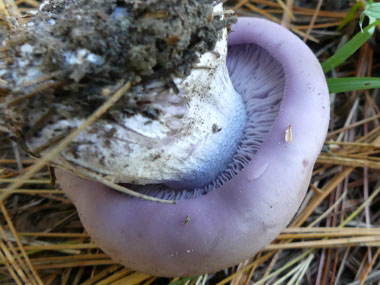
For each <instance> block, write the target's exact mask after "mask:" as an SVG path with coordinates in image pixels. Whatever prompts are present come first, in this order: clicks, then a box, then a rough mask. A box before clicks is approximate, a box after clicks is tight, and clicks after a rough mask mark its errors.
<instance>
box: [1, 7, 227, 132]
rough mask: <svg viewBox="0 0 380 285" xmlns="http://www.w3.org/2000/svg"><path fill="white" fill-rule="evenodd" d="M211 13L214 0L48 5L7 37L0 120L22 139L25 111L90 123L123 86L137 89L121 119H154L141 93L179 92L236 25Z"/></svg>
mask: <svg viewBox="0 0 380 285" xmlns="http://www.w3.org/2000/svg"><path fill="white" fill-rule="evenodd" d="M214 5H215V1H213V0H186V1H183V0H170V1H163V0H146V1H139V0H124V1H122V0H50V1H46V2H44V3H43V4H42V5H41V7H40V9H39V11H38V12H37V13H36V14H35V15H33V16H31V18H30V19H29V20H28V22H27V23H25V24H24V25H21V26H20V27H18V28H14V29H12V30H10V31H9V34H8V39H7V40H6V42H7V51H6V58H7V61H6V68H5V69H3V70H1V73H0V77H1V79H2V80H3V81H5V82H6V83H7V85H6V86H5V87H3V88H2V89H4V90H5V91H4V90H2V92H3V93H6V94H7V96H6V97H5V100H3V101H4V102H6V103H7V104H0V114H5V113H7V114H8V116H7V117H5V118H4V117H3V118H1V117H0V121H3V122H4V121H8V125H17V129H20V130H22V131H21V132H22V133H25V132H26V131H28V129H30V128H32V126H30V124H28V121H29V118H28V114H27V111H28V110H33V109H34V110H35V109H36V108H37V109H38V106H44V105H45V106H46V104H49V106H55V107H56V108H58V109H59V108H60V109H61V110H58V109H57V110H58V111H59V112H61V111H62V109H65V110H64V111H66V113H65V112H61V113H62V114H63V115H62V116H66V117H70V116H87V115H88V114H90V113H91V112H93V111H94V110H95V109H96V108H97V107H98V106H100V105H101V104H102V103H103V102H104V101H105V100H106V99H107V96H106V95H108V94H110V92H112V91H114V90H115V89H116V88H117V87H118V86H120V82H121V81H124V82H125V81H131V82H134V83H136V82H139V86H135V87H134V88H133V89H132V90H131V91H130V92H129V94H128V96H124V97H125V98H123V99H122V101H121V103H122V106H123V107H122V108H123V110H124V111H123V112H126V113H128V112H129V113H130V114H133V113H136V112H140V113H142V114H144V115H147V116H154V114H155V112H156V110H154V109H152V108H151V106H150V104H149V103H150V102H152V101H154V98H152V97H151V95H150V97H148V98H147V97H144V95H141V94H143V93H144V92H143V91H144V88H145V87H146V86H150V87H151V84H152V82H160V84H159V86H160V87H161V88H168V87H174V85H173V83H172V82H173V79H174V78H175V77H185V76H187V75H188V74H189V73H190V71H191V69H192V67H193V66H194V64H195V63H196V62H197V60H198V58H199V55H200V54H202V53H204V52H206V51H210V50H212V49H213V48H214V46H215V43H216V41H217V40H218V36H219V34H220V33H219V31H220V30H221V29H222V28H224V27H226V26H227V25H229V24H230V23H231V22H232V21H234V19H233V18H226V19H221V18H220V17H213V16H212V9H213V6H214ZM156 85H157V84H156ZM0 87H1V86H0ZM24 98H28V100H24ZM4 106H5V107H4ZM64 106H70V108H65V107H64ZM73 106H75V107H73ZM2 108H6V109H7V110H6V111H5V110H1V109H2ZM115 108H116V107H115ZM20 110H23V112H21V111H20ZM46 110H50V108H46ZM68 110H70V112H69V113H71V114H68ZM50 111H51V110H50ZM9 114H10V115H9ZM65 114H66V115H65ZM0 116H4V115H0ZM16 117H17V119H15V118H16ZM29 117H30V116H29ZM34 123H35V122H34Z"/></svg>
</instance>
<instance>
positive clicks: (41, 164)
mask: <svg viewBox="0 0 380 285" xmlns="http://www.w3.org/2000/svg"><path fill="white" fill-rule="evenodd" d="M130 87H131V82H128V83H126V84H125V85H124V86H123V87H121V88H120V89H119V90H118V91H117V92H115V94H113V95H112V96H111V97H110V98H109V99H108V100H107V101H106V102H105V103H104V104H103V105H102V106H100V107H99V108H98V109H97V110H96V111H95V112H94V113H93V114H92V115H91V116H89V117H88V118H87V120H86V121H85V122H84V123H83V124H82V125H80V126H79V127H78V128H77V129H76V130H74V131H73V132H72V133H71V134H70V135H68V136H67V137H66V138H64V139H63V140H62V141H61V142H60V143H59V144H58V145H57V146H56V147H55V148H54V149H53V150H51V151H50V152H48V153H47V154H45V155H44V156H43V157H42V158H41V159H40V160H39V161H37V162H36V163H35V164H34V165H33V166H32V167H31V168H30V170H29V171H28V172H26V173H25V174H24V175H22V176H21V177H20V178H19V180H17V181H16V182H15V183H13V184H11V185H10V186H8V187H7V188H6V189H5V192H4V193H2V194H1V195H0V202H1V201H4V199H6V198H7V197H9V195H11V194H12V191H13V190H15V189H17V188H18V187H20V186H21V185H22V184H24V182H23V180H27V179H29V178H31V177H32V176H33V175H34V174H35V173H37V171H39V170H40V169H41V168H43V167H44V166H45V165H46V163H48V162H49V161H52V160H53V159H54V157H56V156H57V155H58V154H59V153H60V152H61V151H62V150H63V149H64V148H65V147H66V146H67V145H69V144H70V143H71V142H72V140H73V139H74V138H75V137H77V136H78V135H79V134H80V133H81V132H82V131H83V130H84V129H86V128H87V127H88V126H90V125H91V124H92V123H94V122H95V121H96V120H97V119H98V118H99V117H100V116H102V115H103V114H104V113H105V112H106V111H107V110H108V109H109V108H111V107H112V106H113V105H114V104H115V103H116V102H117V101H118V100H119V99H120V98H121V97H122V96H123V95H124V94H125V92H127V91H128V90H129V88H130Z"/></svg>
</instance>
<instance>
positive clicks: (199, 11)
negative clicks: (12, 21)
mask: <svg viewBox="0 0 380 285" xmlns="http://www.w3.org/2000/svg"><path fill="white" fill-rule="evenodd" d="M153 2H154V3H153ZM153 2H152V3H150V2H149V3H150V4H146V3H135V4H133V3H132V4H131V3H125V4H120V3H119V2H118V1H108V2H107V1H104V0H99V1H96V2H94V3H93V5H89V4H88V3H87V1H78V2H75V1H74V2H72V3H71V1H68V2H61V1H45V2H44V3H43V4H42V5H41V7H40V9H39V12H38V13H37V14H36V16H35V18H32V19H31V21H30V22H29V23H28V25H26V26H25V27H23V28H22V29H21V32H20V34H22V36H20V37H21V38H20V39H16V40H15V41H16V42H18V45H19V46H16V47H14V48H13V49H10V51H9V54H10V56H11V57H12V59H13V60H12V61H10V62H12V63H11V64H10V65H9V66H8V67H7V69H6V70H5V71H4V72H3V74H2V77H3V78H4V80H5V81H7V82H8V84H9V86H10V90H12V91H10V93H11V95H10V96H7V100H6V102H5V103H4V104H0V109H2V108H4V109H5V110H6V111H4V113H7V115H6V116H5V118H0V122H1V121H14V123H13V124H12V123H11V124H9V125H10V126H11V127H10V129H11V132H12V131H13V132H14V133H17V132H19V133H22V140H23V142H24V145H25V146H26V148H27V150H28V151H29V152H31V153H34V154H35V155H36V156H39V155H41V154H42V155H43V154H45V153H46V152H48V151H50V150H51V148H52V147H54V144H55V142H57V141H58V140H59V138H61V137H62V136H65V135H66V133H68V132H70V130H71V129H72V128H77V127H79V126H80V125H81V124H82V123H83V122H84V121H85V120H86V117H88V115H86V113H88V114H90V113H91V109H92V108H93V106H96V104H99V103H101V102H102V100H104V98H106V97H107V96H108V95H107V94H110V93H111V92H112V88H115V86H116V87H117V84H115V82H114V81H115V80H114V79H113V77H114V76H113V74H114V73H116V74H117V73H119V74H122V75H123V72H127V74H126V75H125V76H124V77H123V76H121V77H120V79H126V80H130V81H138V80H141V82H140V83H139V84H137V85H136V86H134V88H131V90H130V91H129V92H128V93H126V94H125V96H124V98H122V100H120V101H119V103H118V104H119V106H115V108H113V109H112V110H110V111H109V112H108V114H107V116H105V117H103V118H101V119H100V120H98V121H97V122H95V123H94V124H93V125H92V126H91V127H89V128H88V129H86V130H85V131H84V132H83V133H82V134H81V135H79V136H77V137H76V138H75V139H74V140H73V142H72V143H71V144H70V145H69V147H67V148H66V149H65V150H63V151H62V152H61V153H60V156H59V157H57V158H56V159H55V160H54V161H53V162H54V163H56V164H58V165H60V166H63V167H65V168H68V169H71V170H72V171H74V172H77V173H79V174H82V175H83V176H87V177H88V175H86V173H88V171H90V172H91V171H92V172H94V173H96V174H97V175H98V176H99V175H100V176H101V177H104V178H105V179H106V180H108V181H111V182H112V183H132V184H137V185H146V184H166V185H167V186H169V187H170V188H174V189H175V188H181V189H183V188H187V189H189V188H196V187H203V186H205V185H206V184H207V183H210V182H212V181H213V180H214V179H215V178H216V177H217V176H218V174H220V173H221V172H222V171H223V170H224V169H226V168H227V166H228V164H229V163H230V162H231V161H232V158H233V156H234V154H235V153H236V150H237V148H238V146H239V143H240V141H241V138H242V135H243V131H244V127H245V123H246V110H245V106H244V102H243V99H242V97H241V96H240V95H239V94H238V93H237V92H236V91H235V89H234V87H233V85H232V83H231V80H230V78H229V74H228V71H227V67H226V56H227V31H226V28H225V26H226V23H227V22H223V21H224V20H223V17H224V14H223V13H224V12H223V7H222V4H221V3H220V4H217V5H216V4H215V3H214V1H211V0H209V1H201V2H198V1H190V0H189V1H186V3H182V2H181V1H175V2H171V1H163V2H162V3H161V2H160V1H153ZM119 5H121V6H119ZM145 6H146V7H145ZM152 7H153V8H152ZM165 7H167V8H168V9H169V11H168V12H166V11H165V10H164V8H165ZM102 9H103V10H102ZM149 9H153V10H149ZM155 9H156V10H155ZM176 9H179V10H178V11H180V9H182V10H186V11H188V10H189V11H190V12H191V13H193V14H194V15H196V16H197V17H199V19H196V17H195V19H194V17H192V16H191V15H181V14H180V12H178V11H177V10H176ZM207 9H209V10H208V11H204V10H207ZM89 10H90V11H89ZM173 11H174V12H173ZM102 13H103V14H102ZM100 14H101V15H103V16H102V17H103V18H104V19H103V20H99V19H98V18H99V17H100V16H99V15H100ZM164 16H165V17H164ZM209 16H210V19H209ZM186 17H188V18H189V19H186ZM161 18H162V20H161ZM78 19H79V20H78ZM81 19H82V20H81ZM69 20H72V21H73V22H74V23H73V24H72V25H71V24H70V23H68V22H69ZM185 20H186V21H190V23H188V22H186V21H185ZM76 21H78V23H76ZM191 21H194V23H193V22H191ZM197 21H198V22H197ZM94 22H95V23H98V24H99V25H105V27H106V28H108V29H109V31H102V30H99V29H96V28H95V29H94V30H91V31H88V32H87V30H86V29H90V28H92V26H91V25H93V23H94ZM192 24H194V25H198V26H199V27H198V28H194V31H193V30H191V29H193V28H189V26H192ZM65 25H67V27H66V26H65ZM153 25H156V26H160V25H161V26H162V27H161V28H160V27H158V28H157V31H156V30H155V28H156V27H154V28H153ZM223 27H224V28H223ZM165 28H167V30H169V31H168V32H167V33H168V35H165V36H163V35H161V34H160V32H163V33H166V30H165ZM113 29H114V30H113ZM139 29H145V30H146V32H147V33H151V34H149V35H147V36H144V37H143V38H141V39H140V38H139V37H141V33H140V32H138V31H139ZM136 31H137V32H136ZM89 34H90V35H91V34H93V36H92V37H89V38H88V39H87V40H89V41H93V42H94V43H93V44H88V43H87V42H86V37H88V35H89ZM103 34H105V36H107V37H108V38H105V39H104V42H103V41H102V40H98V38H101V37H103V36H104V35H103ZM23 37H25V39H24V38H23ZM135 37H137V38H138V39H137V40H136V41H134V38H135ZM83 38H85V39H83ZM211 38H213V39H212V41H214V42H212V41H211ZM115 39H116V40H115ZM129 39H131V40H130V41H129ZM123 40H124V41H125V42H123ZM142 41H147V43H145V42H144V44H141V42H142ZM120 42H123V44H125V46H122V47H121V48H120V47H118V46H117V45H118V44H119V45H121V44H120ZM186 45H187V46H186ZM197 45H198V46H199V47H198V48H197V49H195V51H194V52H193V53H192V54H190V53H188V51H187V50H191V49H193V47H194V46H197ZM51 46H53V47H56V48H57V50H59V52H55V53H54V52H51V54H49V52H50V49H51ZM104 46H106V47H108V46H111V47H112V46H115V51H112V50H111V52H108V51H107V50H105V51H104V50H103V49H104ZM163 47H164V48H163ZM118 48H119V49H118ZM153 48H156V51H158V55H156V57H154V56H153V55H150V54H149V52H150V49H153ZM165 48H166V49H165ZM125 49H128V53H126V55H125V57H124V58H121V59H120V61H122V60H123V61H124V63H123V64H121V67H120V68H119V69H117V68H114V67H113V66H112V65H113V64H115V63H114V62H113V61H115V60H116V61H117V60H118V59H119V58H118V57H116V59H115V58H113V56H114V55H113V53H118V52H123V50H125ZM161 49H164V50H163V51H161ZM177 49H178V50H177ZM42 50H46V52H47V54H46V55H42V54H41V52H42ZM102 50H103V51H102ZM167 50H169V52H168V51H167ZM167 53H168V54H169V56H168V55H167ZM164 56H167V57H168V58H170V59H171V60H172V62H168V63H167V66H165V63H159V64H156V63H157V62H159V60H160V57H164ZM130 57H133V60H132V59H131V58H130ZM194 57H196V58H198V59H199V61H198V63H196V64H195V63H194V62H192V61H195V60H194ZM176 60H177V61H180V62H182V61H184V62H185V63H186V64H188V62H191V68H190V67H189V66H186V65H185V66H182V65H179V67H178V69H179V70H180V71H178V70H177V71H176V72H173V73H170V72H169V73H168V74H167V75H165V74H164V76H160V75H157V74H154V72H156V71H155V69H157V70H163V69H165V68H167V69H168V70H170V71H172V69H173V68H172V67H171V65H174V64H175V63H177V62H176ZM183 69H189V70H188V71H190V72H188V73H189V74H188V75H186V74H187V71H186V72H185V71H182V70H183ZM128 72H129V73H128ZM139 72H140V73H141V74H139ZM152 72H153V75H152V74H151V73H152ZM137 74H139V75H137ZM147 74H148V75H147ZM96 76H99V81H100V82H96V80H93V77H96ZM144 76H145V77H144ZM147 78H148V79H147ZM112 80H113V81H112ZM102 81H104V82H105V83H104V82H102ZM119 81H120V80H119ZM116 82H117V81H116ZM169 83H171V84H172V86H171V87H172V88H169V87H168V84H169ZM43 84H48V85H49V86H52V88H51V89H50V90H43V91H44V92H41V91H40V90H39V87H40V86H41V85H43ZM86 84H87V85H86ZM55 86H58V87H56V89H55ZM83 86H85V87H83ZM39 93H41V94H43V96H42V95H40V94H39ZM28 98H32V100H28ZM23 100H25V101H27V103H23V104H24V105H25V107H22V108H20V107H19V106H18V104H19V103H20V102H22V101H23ZM25 101H24V102H25ZM46 101H48V102H49V104H46ZM20 109H25V110H26V111H25V112H23V111H22V112H21V117H23V118H22V122H21V123H20V122H19V121H17V118H16V117H17V113H18V112H19V110H20ZM10 118H11V119H10ZM12 128H13V130H12ZM19 130H21V131H19Z"/></svg>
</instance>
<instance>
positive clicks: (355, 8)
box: [338, 1, 364, 30]
mask: <svg viewBox="0 0 380 285" xmlns="http://www.w3.org/2000/svg"><path fill="white" fill-rule="evenodd" d="M363 6H364V3H363V2H362V1H359V2H356V3H355V5H354V6H352V8H351V9H350V11H348V13H347V15H346V17H344V19H343V21H342V22H341V23H340V24H339V26H338V30H341V29H342V28H343V27H344V26H345V25H347V24H348V23H349V22H351V21H353V20H354V19H355V17H356V13H357V12H358V10H359V8H362V7H363Z"/></svg>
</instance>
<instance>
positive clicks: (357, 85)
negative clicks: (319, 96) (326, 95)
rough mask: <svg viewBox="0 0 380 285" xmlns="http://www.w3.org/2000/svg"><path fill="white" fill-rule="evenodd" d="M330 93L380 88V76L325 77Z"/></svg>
mask: <svg viewBox="0 0 380 285" xmlns="http://www.w3.org/2000/svg"><path fill="white" fill-rule="evenodd" d="M327 85H328V86H329V91H330V93H340V92H348V91H355V90H365V89H373V88H380V77H347V78H330V79H327Z"/></svg>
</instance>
